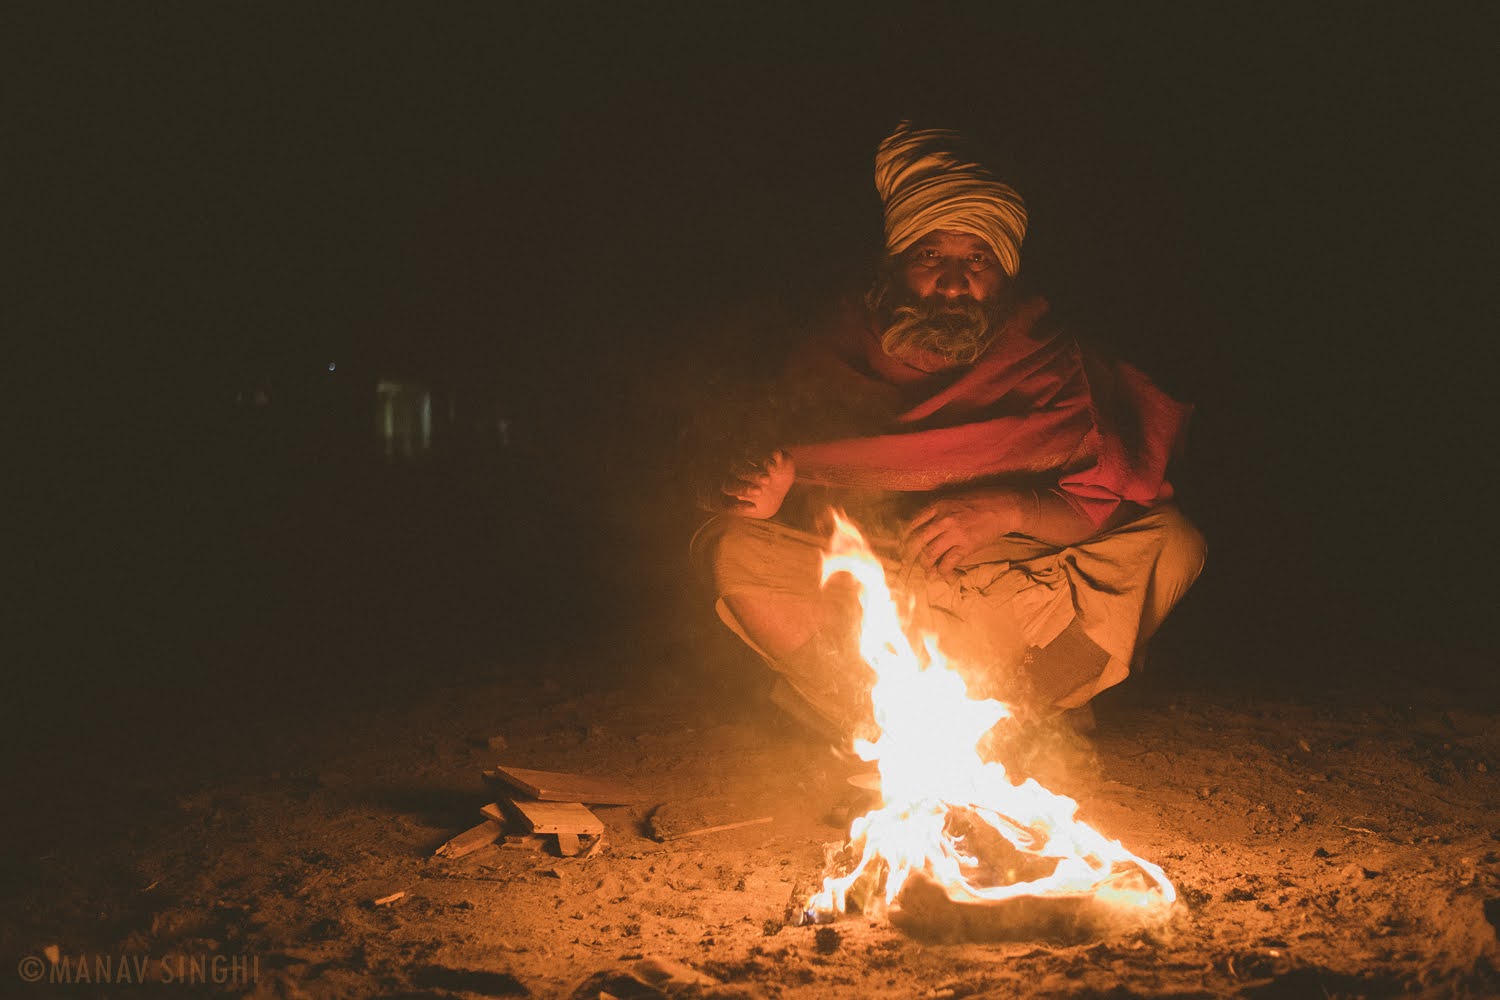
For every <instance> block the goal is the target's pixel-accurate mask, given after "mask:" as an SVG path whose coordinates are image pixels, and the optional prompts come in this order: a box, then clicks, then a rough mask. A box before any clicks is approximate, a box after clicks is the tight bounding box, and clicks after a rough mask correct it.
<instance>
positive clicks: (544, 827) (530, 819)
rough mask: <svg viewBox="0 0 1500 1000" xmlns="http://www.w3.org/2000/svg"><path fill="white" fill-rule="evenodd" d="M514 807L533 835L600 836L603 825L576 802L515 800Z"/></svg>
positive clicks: (596, 817)
mask: <svg viewBox="0 0 1500 1000" xmlns="http://www.w3.org/2000/svg"><path fill="white" fill-rule="evenodd" d="M511 805H513V806H515V809H516V811H517V812H518V813H520V814H521V818H522V819H523V820H525V821H526V825H527V826H529V827H530V828H531V831H532V832H533V833H571V834H573V835H574V836H577V835H578V834H580V833H587V834H601V833H603V832H604V823H603V821H602V820H600V819H599V817H598V816H595V815H594V814H593V813H591V812H589V811H588V810H587V809H585V808H584V807H583V806H581V805H579V804H578V803H577V802H527V801H526V800H525V799H517V800H516V801H514V802H512V803H511Z"/></svg>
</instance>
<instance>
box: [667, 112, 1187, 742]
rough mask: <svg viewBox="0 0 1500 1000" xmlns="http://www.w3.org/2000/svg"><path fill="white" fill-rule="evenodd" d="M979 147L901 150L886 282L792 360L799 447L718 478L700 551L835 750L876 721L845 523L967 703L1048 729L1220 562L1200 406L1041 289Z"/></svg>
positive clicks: (792, 442)
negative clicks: (1101, 339) (1198, 514)
mask: <svg viewBox="0 0 1500 1000" xmlns="http://www.w3.org/2000/svg"><path fill="white" fill-rule="evenodd" d="M962 149H963V140H962V138H961V137H960V136H959V135H958V134H957V133H955V132H951V131H946V130H918V129H914V128H912V127H911V126H910V125H909V124H908V123H903V124H902V125H901V126H900V127H899V128H898V129H897V130H896V132H895V133H894V134H892V135H891V136H890V137H888V138H887V139H886V140H885V141H884V142H882V143H881V145H880V147H879V150H878V151H877V153H876V157H875V184H876V187H877V189H878V191H879V193H880V197H881V200H882V203H883V207H884V215H885V249H886V253H887V256H886V258H885V260H884V263H883V266H882V267H881V269H880V273H879V274H878V276H877V278H876V280H875V282H874V284H873V287H872V288H871V289H870V291H869V293H868V294H867V295H866V296H865V297H864V299H863V301H857V302H851V303H848V304H847V305H846V306H845V307H843V308H841V309H840V310H839V311H838V312H837V315H836V317H835V318H834V319H833V321H831V322H830V323H828V324H827V326H826V329H824V330H822V331H821V333H820V334H819V335H818V336H816V337H813V338H810V339H809V340H808V341H807V342H806V343H804V344H803V345H801V346H800V347H799V348H798V349H797V350H796V351H795V352H794V354H793V356H792V359H791V362H790V364H789V366H788V369H787V372H786V376H785V384H784V386H783V388H782V399H783V401H784V405H783V407H782V409H783V410H784V411H785V412H784V414H783V415H784V417H785V420H784V421H783V422H782V426H783V428H784V431H783V433H784V437H783V438H782V440H781V441H780V442H779V444H778V445H777V446H775V447H772V448H769V449H767V450H766V451H765V452H763V453H761V454H758V455H753V456H752V457H751V458H750V459H748V460H746V461H744V462H741V463H739V464H737V465H735V466H734V467H733V468H732V469H731V470H730V472H729V474H728V476H727V478H725V479H724V480H723V482H722V483H719V484H716V495H715V496H714V501H715V503H716V504H717V505H718V506H719V507H720V512H719V513H718V514H717V515H716V516H715V517H714V518H713V519H712V520H711V521H710V522H709V523H708V524H707V525H705V526H704V527H703V529H702V530H700V531H699V533H698V535H697V537H696V538H695V539H694V557H695V560H696V561H697V562H698V564H699V566H700V567H702V568H703V569H704V570H705V571H706V572H707V574H708V575H710V576H711V578H712V582H713V586H714V589H715V591H716V593H717V608H718V612H719V615H720V617H721V618H722V619H723V620H724V622H725V623H726V624H727V625H728V626H729V627H730V628H731V629H733V630H734V632H735V633H736V634H737V635H739V637H740V638H741V639H743V640H744V641H745V642H746V643H747V644H749V646H750V647H751V648H752V649H754V650H755V651H756V652H757V653H759V654H760V656H761V657H762V658H764V660H765V661H766V663H767V664H768V665H769V666H770V667H771V669H772V670H773V671H775V673H776V674H777V675H778V682H777V686H776V689H775V690H774V691H773V695H772V696H773V699H774V700H776V701H777V702H778V704H781V705H782V706H783V707H785V708H788V709H789V710H791V711H793V712H794V714H799V715H801V716H803V717H804V718H810V719H814V720H817V721H819V722H820V723H821V725H822V728H824V729H825V730H826V731H828V732H829V734H830V735H833V736H836V737H843V738H847V737H848V736H850V735H853V734H855V733H856V732H858V731H859V730H860V729H861V728H862V727H863V726H864V725H866V724H867V723H868V721H869V715H870V708H869V700H868V698H869V695H868V691H869V687H870V684H871V682H872V679H873V678H872V675H871V674H870V672H869V670H868V668H866V667H864V666H863V664H862V661H861V660H860V659H859V657H858V653H857V648H856V640H855V630H856V628H857V615H858V608H857V602H856V601H855V599H854V595H853V594H852V592H851V591H850V590H849V588H848V586H841V585H840V584H839V578H835V580H834V581H833V582H832V583H831V584H830V587H829V588H827V589H825V588H823V587H822V586H821V585H820V577H821V556H822V551H823V549H824V547H825V546H826V544H827V537H828V534H827V523H826V522H827V511H829V510H830V509H834V508H841V509H843V510H845V511H847V512H848V513H849V515H850V517H851V518H852V519H853V520H854V522H855V523H856V524H857V525H858V526H859V527H860V528H861V530H862V531H864V533H865V534H866V536H867V537H868V538H869V539H870V541H871V544H872V545H873V547H874V548H875V550H876V552H877V553H878V554H879V555H880V557H881V559H882V561H883V562H884V563H885V568H886V571H887V576H888V579H890V581H891V582H892V587H893V590H895V591H897V593H898V594H900V595H902V597H904V599H905V600H907V601H908V602H909V603H910V604H911V605H912V606H913V608H914V611H913V614H914V616H915V620H914V622H913V626H914V627H915V628H918V629H921V630H924V631H927V632H931V633H934V634H936V636H937V637H938V640H939V643H940V645H941V648H942V649H943V651H944V652H945V653H946V654H947V655H948V658H949V661H950V663H952V664H954V665H955V666H956V667H957V669H959V670H960V671H961V672H963V673H964V674H965V679H966V681H967V682H968V685H969V689H970V693H971V695H979V696H986V697H998V698H1000V699H1001V700H1004V701H1006V702H1009V703H1012V704H1016V705H1020V706H1023V707H1024V708H1026V709H1028V710H1030V711H1032V712H1034V713H1039V714H1046V713H1048V712H1050V711H1054V710H1060V709H1068V708H1075V707H1079V706H1082V705H1084V704H1086V703H1087V702H1088V701H1089V699H1091V698H1093V697H1094V695H1096V694H1098V693H1099V692H1100V691H1103V690H1104V689H1106V688H1108V687H1110V686H1112V685H1114V684H1118V683H1119V682H1120V681H1122V680H1124V679H1125V677H1126V675H1127V674H1128V673H1129V671H1130V669H1131V667H1132V664H1133V663H1134V662H1135V660H1136V658H1137V656H1138V655H1139V653H1140V651H1141V650H1142V648H1143V645H1144V643H1145V642H1146V640H1147V639H1148V638H1150V636H1151V634H1152V633H1153V632H1154V631H1155V630H1156V628H1157V627H1158V626H1159V625H1160V624H1161V623H1162V620H1163V619H1164V618H1165V617H1166V615H1167V613H1168V612H1169V611H1170V610H1171V609H1172V607H1173V606H1174V605H1175V604H1176V603H1177V602H1178V600H1179V599H1180V598H1181V597H1182V595H1183V594H1184V593H1185V592H1186V591H1187V589H1188V587H1190V586H1191V585H1192V583H1193V581H1194V580H1195V579H1196V578H1197V576H1198V573H1199V571H1200V570H1201V569H1202V566H1203V558H1204V542H1203V538H1202V536H1201V535H1200V534H1199V532H1198V531H1197V529H1195V528H1194V527H1193V525H1192V524H1191V523H1189V522H1188V520H1187V519H1186V518H1185V517H1184V516H1183V514H1182V513H1181V512H1180V511H1179V510H1178V508H1177V507H1176V506H1175V505H1174V504H1172V503H1171V502H1170V501H1171V497H1172V488H1171V486H1170V484H1169V483H1168V481H1167V477H1166V472H1167V461H1168V458H1169V457H1170V456H1171V455H1172V454H1173V452H1174V450H1175V449H1176V446H1177V444H1178V442H1179V440H1180V438H1181V434H1182V430H1183V426H1184V424H1185V422H1186V419H1187V415H1188V407H1186V406H1184V405H1183V404H1180V403H1178V402H1176V401H1175V400H1173V399H1171V398H1169V397H1168V396H1166V395H1165V394H1164V393H1162V392H1161V390H1159V389H1158V388H1156V386H1154V385H1153V384H1152V383H1151V382H1150V381H1149V380H1148V379H1147V378H1146V376H1145V375H1144V374H1142V373H1141V372H1140V371H1138V370H1136V369H1134V368H1132V367H1130V366H1128V365H1125V364H1122V363H1119V362H1117V361H1113V360H1110V359H1107V358H1105V357H1103V356H1101V355H1099V354H1098V353H1096V352H1095V351H1094V350H1092V349H1091V348H1088V347H1086V346H1084V345H1081V344H1080V343H1079V342H1078V341H1077V340H1075V339H1074V337H1073V336H1072V335H1071V334H1070V333H1069V332H1068V331H1067V330H1064V329H1063V328H1062V327H1061V326H1060V325H1059V324H1058V323H1057V322H1056V321H1055V320H1054V318H1053V316H1052V314H1051V312H1050V310H1049V306H1048V303H1047V301H1046V300H1045V299H1043V298H1041V297H1038V296H1035V295H1032V294H1029V293H1027V292H1026V291H1024V290H1023V288H1022V286H1021V285H1020V283H1019V282H1018V280H1017V276H1018V274H1019V271H1020V251H1021V243H1022V240H1023V238H1024V236H1025V233H1026V222H1027V216H1026V208H1025V205H1024V203H1023V201H1022V199H1021V196H1020V195H1019V194H1018V193H1017V192H1016V191H1015V190H1013V189H1012V188H1011V187H1010V186H1009V185H1007V184H1005V183H1004V182H1002V181H1001V180H1000V179H998V178H997V177H996V176H994V174H993V173H992V172H991V171H990V170H988V169H986V168H985V167H984V166H982V165H980V164H979V163H977V162H974V159H973V158H972V157H969V156H965V155H963V154H962V152H961V151H962Z"/></svg>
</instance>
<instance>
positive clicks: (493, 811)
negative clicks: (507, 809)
mask: <svg viewBox="0 0 1500 1000" xmlns="http://www.w3.org/2000/svg"><path fill="white" fill-rule="evenodd" d="M479 815H481V816H483V817H484V818H485V819H492V820H494V821H495V822H496V823H499V824H500V825H501V826H504V825H505V813H503V812H501V811H500V803H498V802H491V803H488V804H487V805H482V806H480V807H479Z"/></svg>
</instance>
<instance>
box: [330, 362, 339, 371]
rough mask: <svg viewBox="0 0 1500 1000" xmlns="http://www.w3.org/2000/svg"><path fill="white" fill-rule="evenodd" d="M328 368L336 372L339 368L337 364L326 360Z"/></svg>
mask: <svg viewBox="0 0 1500 1000" xmlns="http://www.w3.org/2000/svg"><path fill="white" fill-rule="evenodd" d="M328 370H329V371H331V372H336V371H338V370H339V366H338V365H336V364H334V363H333V362H332V361H330V362H328Z"/></svg>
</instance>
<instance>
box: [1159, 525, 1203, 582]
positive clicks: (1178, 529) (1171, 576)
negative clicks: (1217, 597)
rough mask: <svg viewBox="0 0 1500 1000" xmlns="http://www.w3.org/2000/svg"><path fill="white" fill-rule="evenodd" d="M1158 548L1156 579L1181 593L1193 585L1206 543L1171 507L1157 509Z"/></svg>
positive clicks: (1201, 562) (1196, 528) (1201, 535)
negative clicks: (1160, 534) (1159, 540)
mask: <svg viewBox="0 0 1500 1000" xmlns="http://www.w3.org/2000/svg"><path fill="white" fill-rule="evenodd" d="M1159 513H1160V518H1161V532H1162V547H1161V554H1160V555H1159V556H1158V557H1157V569H1156V573H1157V578H1158V579H1159V580H1161V581H1162V582H1164V583H1167V584H1168V586H1169V589H1171V590H1173V591H1175V592H1176V593H1178V594H1181V593H1182V592H1183V591H1186V590H1187V589H1188V588H1189V587H1191V586H1192V585H1193V581H1194V580H1197V579H1198V574H1200V573H1202V572H1203V564H1204V561H1205V559H1206V558H1207V556H1208V542H1207V541H1206V540H1205V539H1204V537H1203V532H1201V531H1199V530H1198V526H1197V525H1195V524H1193V522H1192V521H1189V520H1188V519H1187V515H1186V514H1184V513H1183V512H1182V511H1181V510H1180V509H1178V508H1177V507H1176V506H1175V505H1171V504H1169V505H1167V506H1165V507H1162V508H1161V509H1160V512H1159Z"/></svg>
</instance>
